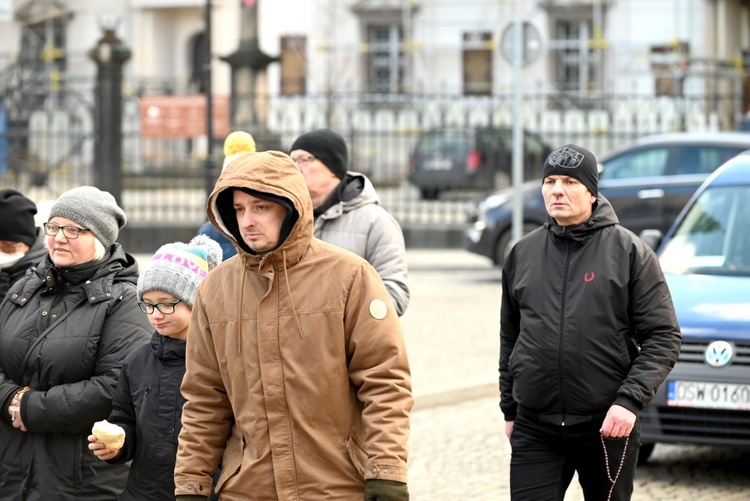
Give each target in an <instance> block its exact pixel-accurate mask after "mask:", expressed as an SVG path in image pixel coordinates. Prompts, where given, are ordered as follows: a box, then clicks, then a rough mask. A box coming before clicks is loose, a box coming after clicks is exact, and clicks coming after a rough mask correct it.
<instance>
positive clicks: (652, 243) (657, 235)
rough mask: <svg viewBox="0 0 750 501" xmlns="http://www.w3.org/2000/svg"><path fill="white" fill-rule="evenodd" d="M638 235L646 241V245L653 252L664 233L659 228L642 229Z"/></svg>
mask: <svg viewBox="0 0 750 501" xmlns="http://www.w3.org/2000/svg"><path fill="white" fill-rule="evenodd" d="M638 236H639V237H641V240H643V241H644V242H646V245H648V246H649V247H651V249H652V250H653V251H654V252H656V249H658V248H659V245H661V240H662V238H664V235H663V234H662V232H661V231H659V230H643V231H642V232H641V234H640V235H638Z"/></svg>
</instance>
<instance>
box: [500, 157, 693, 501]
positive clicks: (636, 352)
mask: <svg viewBox="0 0 750 501" xmlns="http://www.w3.org/2000/svg"><path fill="white" fill-rule="evenodd" d="M542 176H543V181H542V195H543V197H544V203H545V206H546V208H547V214H548V222H547V223H545V224H544V226H542V227H540V228H538V229H537V230H534V231H533V232H531V233H529V234H528V235H526V236H525V237H524V238H522V239H521V240H519V241H518V243H517V244H516V245H515V246H514V247H513V248H512V249H511V251H510V254H509V256H508V259H507V260H506V261H505V265H504V267H503V274H502V306H501V310H500V393H501V395H500V407H501V409H502V412H503V414H504V415H505V421H506V426H505V431H506V435H507V436H508V438H509V440H510V445H511V448H512V455H511V464H510V490H511V499H512V500H513V501H536V500H539V499H561V498H562V496H563V494H564V493H565V490H566V489H567V488H568V485H569V484H570V481H571V479H572V478H573V473H574V472H578V479H579V481H580V483H581V486H582V487H583V492H584V493H585V498H586V499H587V500H600V499H611V500H628V499H630V497H631V494H632V492H633V478H634V475H635V469H636V464H637V461H638V452H639V449H640V441H639V436H640V424H639V421H638V412H639V411H640V410H641V409H643V408H644V407H645V406H646V405H647V404H648V403H649V401H650V400H651V399H652V398H653V396H654V395H655V394H656V390H657V388H658V387H659V385H660V384H661V383H662V381H664V379H665V378H666V377H667V375H668V374H669V372H670V371H671V370H672V367H673V366H674V364H675V362H676V361H677V357H678V355H679V352H680V342H681V341H680V326H679V325H678V324H677V317H676V315H675V311H674V306H673V304H672V297H671V295H670V292H669V288H668V287H667V283H666V281H665V279H664V275H663V274H662V271H661V267H660V266H659V261H658V260H657V258H656V255H655V254H654V252H653V251H652V250H651V248H650V247H648V245H646V244H645V243H644V242H643V241H642V240H641V239H640V238H638V237H637V236H636V235H634V234H633V233H632V232H631V231H629V230H627V229H625V228H623V227H622V226H620V225H619V223H618V220H617V216H616V215H615V212H614V210H613V209H612V206H611V205H610V203H609V202H608V201H607V199H606V198H604V197H603V196H602V195H601V194H599V176H598V168H597V161H596V158H595V157H594V155H593V153H591V152H590V151H589V150H587V149H585V148H582V147H580V146H577V145H573V144H568V145H565V146H562V147H560V148H558V149H556V150H555V151H553V152H552V153H551V154H550V156H549V157H548V158H547V161H546V162H545V164H544V168H543V172H542Z"/></svg>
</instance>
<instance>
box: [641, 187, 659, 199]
mask: <svg viewBox="0 0 750 501" xmlns="http://www.w3.org/2000/svg"><path fill="white" fill-rule="evenodd" d="M638 198H640V199H641V200H645V199H647V198H664V190H662V189H660V188H655V189H653V190H641V191H639V192H638Z"/></svg>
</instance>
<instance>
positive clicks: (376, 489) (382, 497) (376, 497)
mask: <svg viewBox="0 0 750 501" xmlns="http://www.w3.org/2000/svg"><path fill="white" fill-rule="evenodd" d="M365 501H409V489H408V488H407V486H406V484H405V483H403V482H394V481H393V480H378V479H376V478H371V479H370V480H368V481H367V482H365Z"/></svg>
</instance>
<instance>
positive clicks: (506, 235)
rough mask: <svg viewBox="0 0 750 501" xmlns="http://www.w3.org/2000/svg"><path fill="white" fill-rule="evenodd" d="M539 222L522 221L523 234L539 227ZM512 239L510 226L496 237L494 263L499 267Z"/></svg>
mask: <svg viewBox="0 0 750 501" xmlns="http://www.w3.org/2000/svg"><path fill="white" fill-rule="evenodd" d="M539 226H541V225H540V224H536V223H530V222H524V223H523V230H522V233H523V235H526V234H528V233H531V232H532V231H534V230H535V229H537V228H539ZM512 239H513V228H512V227H510V228H508V229H507V230H505V231H504V232H503V233H502V235H500V237H499V238H498V239H497V242H496V244H495V259H494V261H495V264H496V265H498V266H499V267H500V268H502V267H503V265H504V264H505V258H506V257H507V256H508V253H509V252H510V249H511V248H512V245H511V240H512Z"/></svg>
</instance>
